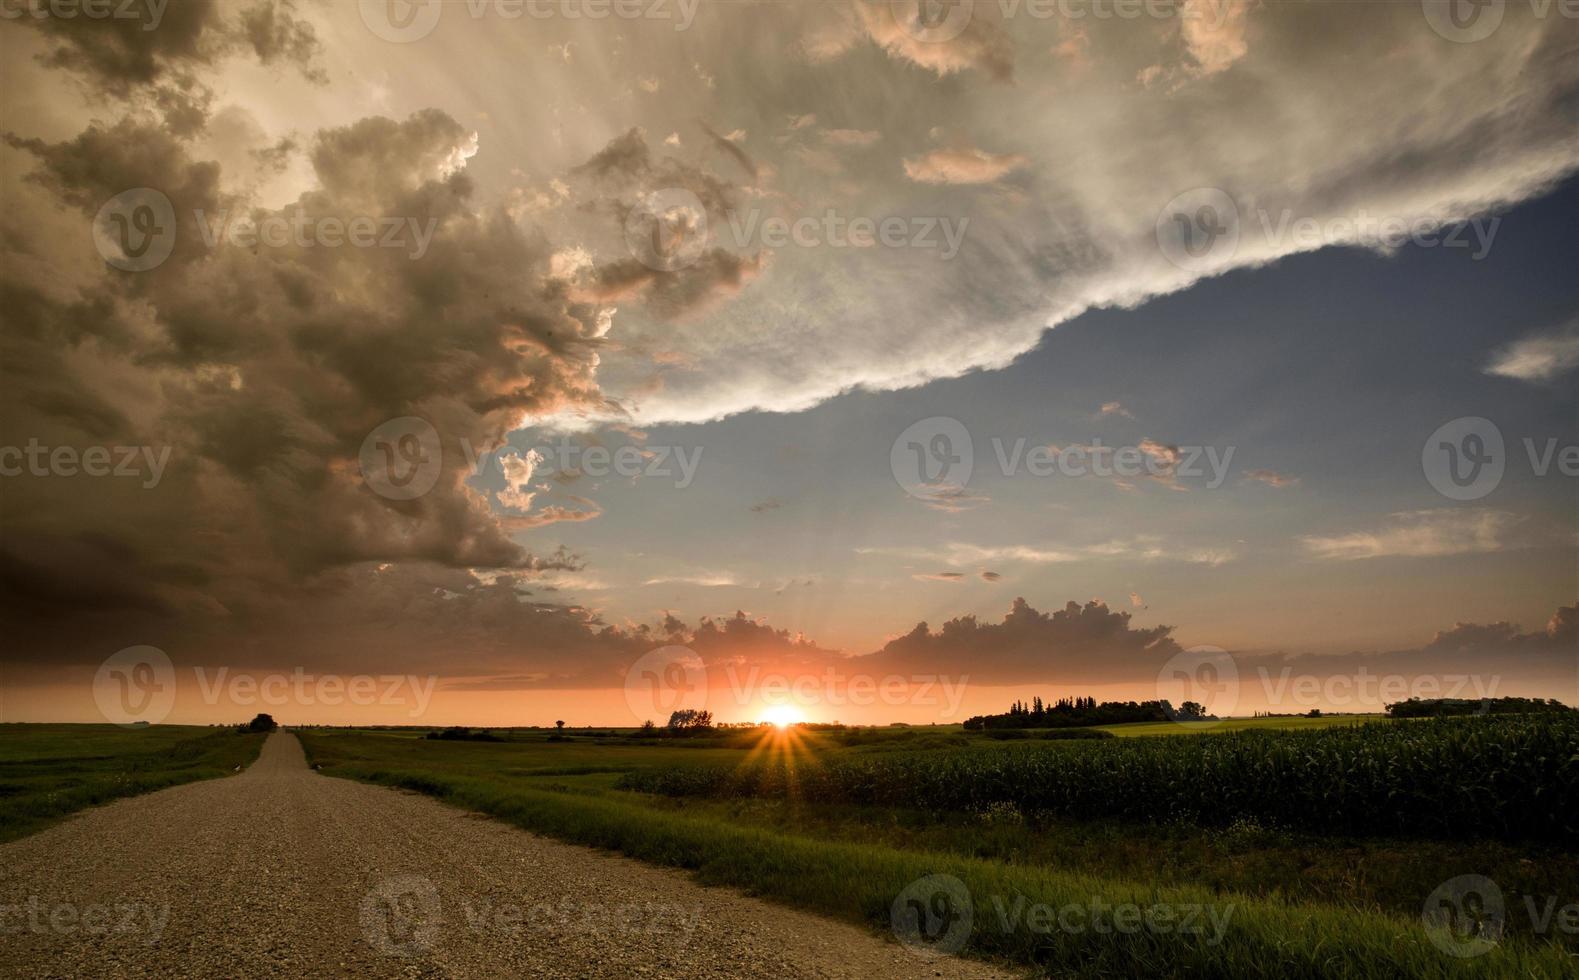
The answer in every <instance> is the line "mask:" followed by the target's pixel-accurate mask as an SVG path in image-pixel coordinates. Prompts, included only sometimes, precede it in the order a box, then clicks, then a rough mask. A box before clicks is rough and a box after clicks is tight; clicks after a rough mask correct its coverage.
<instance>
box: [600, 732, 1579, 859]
mask: <svg viewBox="0 0 1579 980" xmlns="http://www.w3.org/2000/svg"><path fill="white" fill-rule="evenodd" d="M620 787H621V788H622V789H632V790H639V791H644V792H652V793H662V794H665V795H669V796H709V797H760V798H766V799H786V798H794V797H799V798H802V799H804V800H806V801H808V802H813V803H845V804H856V805H863V806H891V807H904V808H922V807H925V808H931V809H935V810H953V811H962V812H972V811H980V810H985V809H989V808H993V807H1008V808H1011V809H1012V810H1013V811H1014V812H1017V813H1020V814H1025V815H1037V816H1044V817H1062V816H1070V817H1083V818H1092V817H1117V818H1120V819H1127V820H1151V821H1171V820H1177V821H1183V822H1186V823H1191V824H1198V825H1202V826H1227V825H1229V824H1232V823H1234V822H1235V821H1244V820H1250V821H1255V822H1257V823H1260V824H1265V825H1269V826H1281V827H1288V828H1294V829H1300V830H1310V831H1319V832H1341V833H1349V834H1383V835H1385V834H1391V835H1405V834H1407V835H1411V836H1424V837H1465V838H1479V837H1484V838H1498V839H1511V840H1519V839H1546V840H1552V841H1558V840H1572V839H1576V838H1579V718H1575V717H1574V716H1571V715H1554V716H1527V717H1521V718H1517V719H1506V720H1502V721H1500V722H1498V723H1497V724H1495V725H1488V724H1484V723H1482V722H1481V721H1480V720H1478V719H1446V720H1440V721H1431V722H1427V723H1420V724H1396V723H1391V722H1388V723H1378V724H1369V725H1364V726H1357V727H1355V726H1351V727H1345V728H1328V729H1325V730H1315V731H1312V730H1304V731H1289V732H1271V731H1242V730H1241V731H1230V732H1227V733H1225V734H1222V735H1219V736H1216V737H1203V738H1192V739H1162V738H1135V739H1111V740H1106V741H1099V742H1096V743H1090V742H1083V741H1082V742H1076V741H1069V742H1066V743H1063V744H1061V745H1059V746H1058V749H1057V750H1052V749H1051V748H1050V747H1047V748H1044V747H1041V746H1036V747H1030V746H1027V747H1025V748H1017V749H1015V750H1011V751H1006V752H1003V753H997V754H993V755H990V756H984V755H983V754H982V753H979V752H970V751H968V750H964V751H951V752H939V753H930V754H927V755H924V756H907V757H902V758H890V759H882V760H870V759H849V758H833V759H826V758H818V759H816V761H815V762H813V763H812V764H807V765H797V764H795V762H794V760H793V759H792V758H789V757H785V756H779V757H776V758H772V759H767V760H763V761H757V762H753V763H751V764H749V765H745V766H729V765H713V766H707V767H703V766H696V765H684V766H676V767H672V768H668V769H661V770H654V769H644V770H641V771H639V772H634V773H631V774H630V775H628V776H627V777H625V778H624V779H623V780H622V781H621V783H620Z"/></svg>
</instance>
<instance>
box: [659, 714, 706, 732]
mask: <svg viewBox="0 0 1579 980" xmlns="http://www.w3.org/2000/svg"><path fill="white" fill-rule="evenodd" d="M669 727H670V728H671V729H673V730H675V731H680V732H692V731H699V730H701V729H703V728H712V727H713V713H712V712H711V711H703V710H701V709H699V708H681V709H680V710H679V711H676V712H674V713H673V714H671V715H670V716H669Z"/></svg>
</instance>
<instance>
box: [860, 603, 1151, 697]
mask: <svg viewBox="0 0 1579 980" xmlns="http://www.w3.org/2000/svg"><path fill="white" fill-rule="evenodd" d="M1172 632H1173V628H1172V627H1170V626H1155V627H1151V628H1149V629H1135V628H1133V627H1131V625H1130V614H1129V613H1127V612H1122V611H1114V610H1111V609H1109V608H1108V607H1107V605H1106V604H1104V603H1102V602H1100V601H1096V600H1092V601H1090V602H1087V603H1085V604H1083V605H1082V604H1081V603H1078V602H1070V603H1067V604H1066V605H1065V606H1064V608H1062V609H1059V610H1055V611H1054V612H1051V613H1044V612H1040V611H1038V610H1037V609H1035V608H1033V607H1032V606H1031V604H1030V603H1028V602H1026V601H1025V600H1024V599H1023V598H1017V599H1015V600H1014V603H1013V604H1012V606H1011V607H1010V609H1009V612H1008V614H1007V615H1005V616H1004V618H1003V621H1002V622H982V621H981V620H979V619H977V617H975V616H960V617H957V618H955V619H950V620H948V621H947V622H945V623H943V624H942V626H940V627H939V628H938V629H937V630H935V631H934V630H932V629H931V628H929V627H928V625H927V624H926V623H918V624H916V626H915V628H914V629H912V630H911V631H910V632H908V633H906V634H904V635H903V636H900V637H898V638H896V639H893V640H890V641H889V642H888V643H887V644H885V645H884V646H883V648H882V649H881V650H879V651H877V652H876V653H873V654H871V655H870V656H869V657H863V658H859V660H857V661H856V662H857V663H859V664H860V665H861V666H863V667H865V668H868V669H872V670H894V671H903V672H907V673H910V672H914V673H938V674H944V675H957V674H960V673H968V674H969V675H970V678H971V680H972V682H974V683H978V684H1013V683H1022V682H1026V681H1032V680H1039V681H1050V680H1062V681H1070V682H1073V681H1076V680H1089V679H1090V678H1091V677H1093V676H1094V675H1095V674H1096V673H1097V672H1099V671H1104V670H1105V671H1109V672H1110V673H1111V674H1114V675H1118V674H1124V673H1126V672H1128V671H1126V670H1125V668H1126V667H1129V668H1137V667H1138V668H1140V669H1141V670H1142V671H1144V670H1155V669H1156V665H1157V664H1160V663H1161V662H1162V661H1163V660H1166V659H1167V657H1168V656H1170V655H1171V654H1173V653H1175V652H1177V651H1178V649H1179V647H1178V644H1177V643H1175V642H1174V640H1173V639H1172V636H1171V634H1172Z"/></svg>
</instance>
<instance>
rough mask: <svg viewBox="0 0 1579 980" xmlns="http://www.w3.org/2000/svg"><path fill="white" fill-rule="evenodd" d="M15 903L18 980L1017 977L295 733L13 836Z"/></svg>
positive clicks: (2, 908) (10, 924) (9, 878)
mask: <svg viewBox="0 0 1579 980" xmlns="http://www.w3.org/2000/svg"><path fill="white" fill-rule="evenodd" d="M0 917H3V918H0V931H3V933H4V946H5V949H6V952H5V954H4V966H3V967H0V974H3V975H6V976H28V977H32V976H111V975H114V976H122V975H132V976H154V975H157V976H226V977H247V976H323V975H346V976H352V975H354V976H505V975H509V976H549V977H597V976H607V977H616V976H618V977H626V976H641V975H649V976H688V977H742V976H807V977H886V976H891V977H914V976H950V977H955V976H957V977H987V976H997V975H999V974H996V973H994V972H993V971H992V970H991V969H990V968H988V967H986V966H983V965H981V964H976V963H970V962H965V961H958V960H953V959H947V958H945V959H939V960H924V959H921V958H920V957H918V956H917V955H915V954H914V953H912V952H910V951H909V950H907V949H905V948H904V947H902V946H900V945H898V944H897V943H894V942H892V941H884V939H883V938H880V937H878V936H875V935H873V934H870V933H867V932H865V931H862V930H861V929H858V928H855V927H852V926H847V925H843V924H839V923H834V922H829V921H827V920H824V919H821V918H818V917H816V916H812V915H808V914H805V913H801V912H796V911H792V910H789V909H785V908H781V907H778V906H776V905H772V904H769V903H767V902H763V901H760V900H757V899H753V898H750V897H746V896H744V895H741V894H740V893H738V892H735V891H731V890H727V889H721V888H707V887H703V886H701V885H698V884H696V883H694V882H693V881H692V880H690V878H689V877H688V876H686V875H685V874H684V873H682V872H676V871H671V870H665V869H659V868H653V867H649V866H646V865H643V864H639V863H637V862H634V861H631V860H629V859H626V858H621V857H616V856H610V855H606V854H601V853H598V852H595V851H592V850H589V849H586V848H580V847H575V846H572V845H568V844H562V843H558V842H555V841H550V840H547V839H544V838H540V837H536V836H533V835H531V834H528V833H525V832H523V831H520V830H516V829H514V828H511V827H508V826H505V825H504V824H502V823H498V822H495V821H493V820H489V819H487V818H482V817H478V816H475V815H471V814H467V813H465V812H462V811H460V810H456V809H453V808H451V807H447V806H445V805H443V804H440V803H438V802H436V801H434V800H431V799H428V798H425V797H421V796H418V795H415V794H410V793H404V792H399V791H395V790H390V789H383V788H380V787H376V786H368V785H364V784H361V783H354V782H350V781H347V780H341V779H333V778H330V777H327V776H322V775H319V774H318V773H316V772H313V771H312V770H311V769H309V768H308V767H307V764H306V760H305V757H304V756H303V754H302V748H301V744H300V743H299V742H298V741H297V739H296V736H295V735H292V734H288V733H284V732H281V733H276V734H274V735H272V736H270V737H269V739H268V741H267V743H266V744H265V745H264V747H263V751H262V754H261V755H260V757H259V758H258V761H257V762H256V763H254V764H253V765H252V766H251V767H249V768H247V769H246V770H245V771H243V772H240V773H238V774H236V775H234V776H231V777H228V778H224V779H215V780H209V781H206V782H198V783H191V784H188V785H184V786H178V787H175V788H173V789H168V790H164V791H162V792H158V793H153V794H149V795H146V796H139V797H134V798H130V799H125V800H121V801H118V802H116V803H112V804H110V805H108V806H104V807H100V808H98V809H94V810H89V811H87V812H84V813H81V814H78V815H77V816H75V817H73V818H71V819H69V820H67V821H66V822H65V823H63V824H61V825H59V826H56V827H52V828H50V829H48V830H45V831H43V832H41V833H38V834H35V835H33V836H31V837H27V838H23V839H21V840H18V841H14V842H12V843H9V844H6V845H4V846H3V847H0Z"/></svg>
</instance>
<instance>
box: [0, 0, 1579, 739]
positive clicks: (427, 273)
mask: <svg viewBox="0 0 1579 980" xmlns="http://www.w3.org/2000/svg"><path fill="white" fill-rule="evenodd" d="M3 9H4V12H5V14H6V16H5V18H4V19H0V49H3V52H4V58H3V59H0V136H3V140H0V180H3V185H0V186H3V187H4V192H3V193H4V197H3V199H4V202H5V207H4V208H3V213H0V250H3V253H4V255H3V262H0V290H3V296H0V318H3V321H0V322H3V326H4V331H3V334H0V372H3V374H4V386H3V391H0V616H3V617H4V621H5V624H6V626H5V632H6V635H7V636H8V637H9V639H8V640H7V642H6V643H5V652H4V654H3V662H0V669H3V671H4V675H3V678H0V679H3V685H0V720H4V721H34V720H72V721H98V720H106V719H107V720H110V721H116V722H123V723H124V722H129V721H131V720H138V719H141V720H149V719H150V718H152V719H153V720H166V721H171V722H195V723H214V722H226V721H232V720H244V718H243V716H244V715H247V714H248V712H249V711H251V710H253V709H254V706H256V710H271V711H272V712H273V713H274V714H275V715H276V717H279V718H280V719H281V720H283V721H286V722H287V723H290V722H299V723H309V722H321V723H335V724H351V723H387V724H484V725H506V724H549V723H552V722H553V721H555V720H566V721H567V722H568V723H570V724H573V725H591V724H597V725H629V724H637V723H639V722H640V721H643V720H655V721H657V722H659V723H662V722H663V721H664V720H665V718H666V717H667V715H668V713H669V711H670V710H672V709H674V708H676V707H683V706H690V707H704V708H706V709H708V710H712V711H713V712H714V714H715V717H717V718H718V719H719V720H722V721H753V720H756V719H758V718H760V717H764V716H765V715H766V714H769V713H771V714H773V715H774V716H775V717H782V716H784V715H783V714H782V711H783V710H787V711H788V713H789V714H788V716H789V717H800V718H806V719H808V720H817V721H831V720H841V721H845V722H858V723H865V724H881V723H887V722H890V721H903V722H908V723H916V724H926V723H947V722H957V721H961V720H963V719H964V718H965V717H967V716H969V715H970V714H975V713H981V712H988V711H997V710H1002V709H1003V708H1004V707H1006V706H1007V704H1008V703H1009V702H1010V701H1012V700H1014V699H1016V698H1020V697H1029V696H1031V695H1033V694H1039V695H1041V696H1044V697H1049V698H1056V697H1059V696H1064V695H1077V694H1078V695H1091V696H1098V697H1100V698H1116V699H1125V700H1129V699H1134V700H1149V699H1154V698H1159V697H1165V698H1168V699H1170V700H1171V701H1173V702H1174V703H1178V702H1180V701H1181V700H1201V701H1204V703H1206V705H1207V707H1208V709H1210V710H1212V711H1213V713H1215V714H1219V715H1224V716H1226V715H1229V714H1248V713H1251V712H1254V711H1268V710H1271V711H1277V712H1293V711H1304V710H1308V709H1309V708H1322V709H1324V710H1328V711H1333V710H1336V711H1370V710H1377V709H1378V708H1379V707H1380V705H1381V704H1383V703H1385V702H1387V701H1393V700H1400V699H1401V698H1402V697H1405V696H1423V697H1430V696H1472V697H1483V696H1493V695H1520V696H1539V697H1556V698H1559V699H1563V700H1566V701H1568V702H1569V703H1575V702H1576V700H1579V632H1576V630H1579V606H1576V603H1579V393H1576V392H1579V388H1576V386H1575V384H1574V380H1575V377H1576V374H1579V279H1576V277H1574V275H1573V273H1572V267H1573V258H1572V257H1573V255H1574V254H1575V246H1576V245H1579V227H1576V222H1575V221H1574V215H1575V214H1576V213H1579V177H1576V176H1575V170H1576V167H1579V59H1575V58H1574V57H1573V56H1572V55H1573V51H1574V47H1575V45H1576V44H1579V24H1576V23H1575V22H1574V20H1573V19H1572V18H1570V17H1569V16H1568V15H1567V14H1566V13H1565V12H1564V11H1563V9H1561V8H1559V7H1557V6H1555V5H1552V6H1546V5H1533V4H1523V3H1509V4H1506V5H1491V6H1490V7H1477V8H1475V9H1474V10H1471V11H1468V13H1476V12H1477V11H1478V15H1477V16H1473V17H1467V18H1466V17H1465V16H1458V17H1453V16H1449V15H1450V14H1451V13H1452V11H1450V10H1449V5H1448V4H1447V3H1438V2H1436V0H1424V2H1422V3H1419V4H1415V3H1399V4H1394V3H1387V4H1381V3H1378V4H1353V3H1299V4H1286V3H1269V4H1244V3H1238V2H1234V0H1188V2H1183V3H1179V4H1169V3H1163V2H1161V0H1158V2H1155V3H1152V4H1148V5H1137V6H1135V7H1130V6H1125V5H1118V6H1114V5H1112V4H1104V3H1096V2H1092V3H1083V2H1078V0H1067V2H1064V3H1062V4H1058V5H1049V4H1041V3H1015V2H1012V0H1006V2H1004V3H990V4H989V3H975V4H965V3H955V4H941V5H939V4H927V5H925V6H921V7H918V6H917V5H916V4H914V3H910V2H906V0H900V2H897V3H868V2H864V0H852V2H849V3H837V2H836V3H820V2H819V3H769V2H764V3H710V2H706V0H700V2H692V0H686V2H683V3H682V2H680V0H639V2H638V0H631V2H628V3H622V4H618V5H609V4H601V3H599V2H598V0H565V2H556V3H553V4H544V3H533V4H524V5H517V4H511V3H508V2H506V3H493V2H481V0H478V2H471V0H451V2H446V3H442V4H441V3H416V4H408V3H405V2H403V0H391V2H384V0H378V2H350V0H347V2H336V3H328V2H305V0H302V2H295V3H291V2H285V0H272V2H271V0H259V2H252V0H238V2H235V3H230V2H214V3H204V2H192V3H181V2H179V0H171V2H170V3H169V4H168V5H166V4H163V3H159V2H158V0H135V2H132V3H129V4H126V5H124V6H116V7H113V8H111V7H102V8H92V7H78V6H76V5H71V4H64V5H63V4H50V3H45V2H42V0H40V2H37V3H28V4H22V3H15V2H11V3H6V4H4V5H3ZM1459 13H1460V14H1463V13H1465V12H1464V11H1459ZM13 15H14V16H13ZM92 471H98V472H99V473H100V474H101V475H94V472H92ZM786 706H787V707H786ZM776 709H781V710H776Z"/></svg>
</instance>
